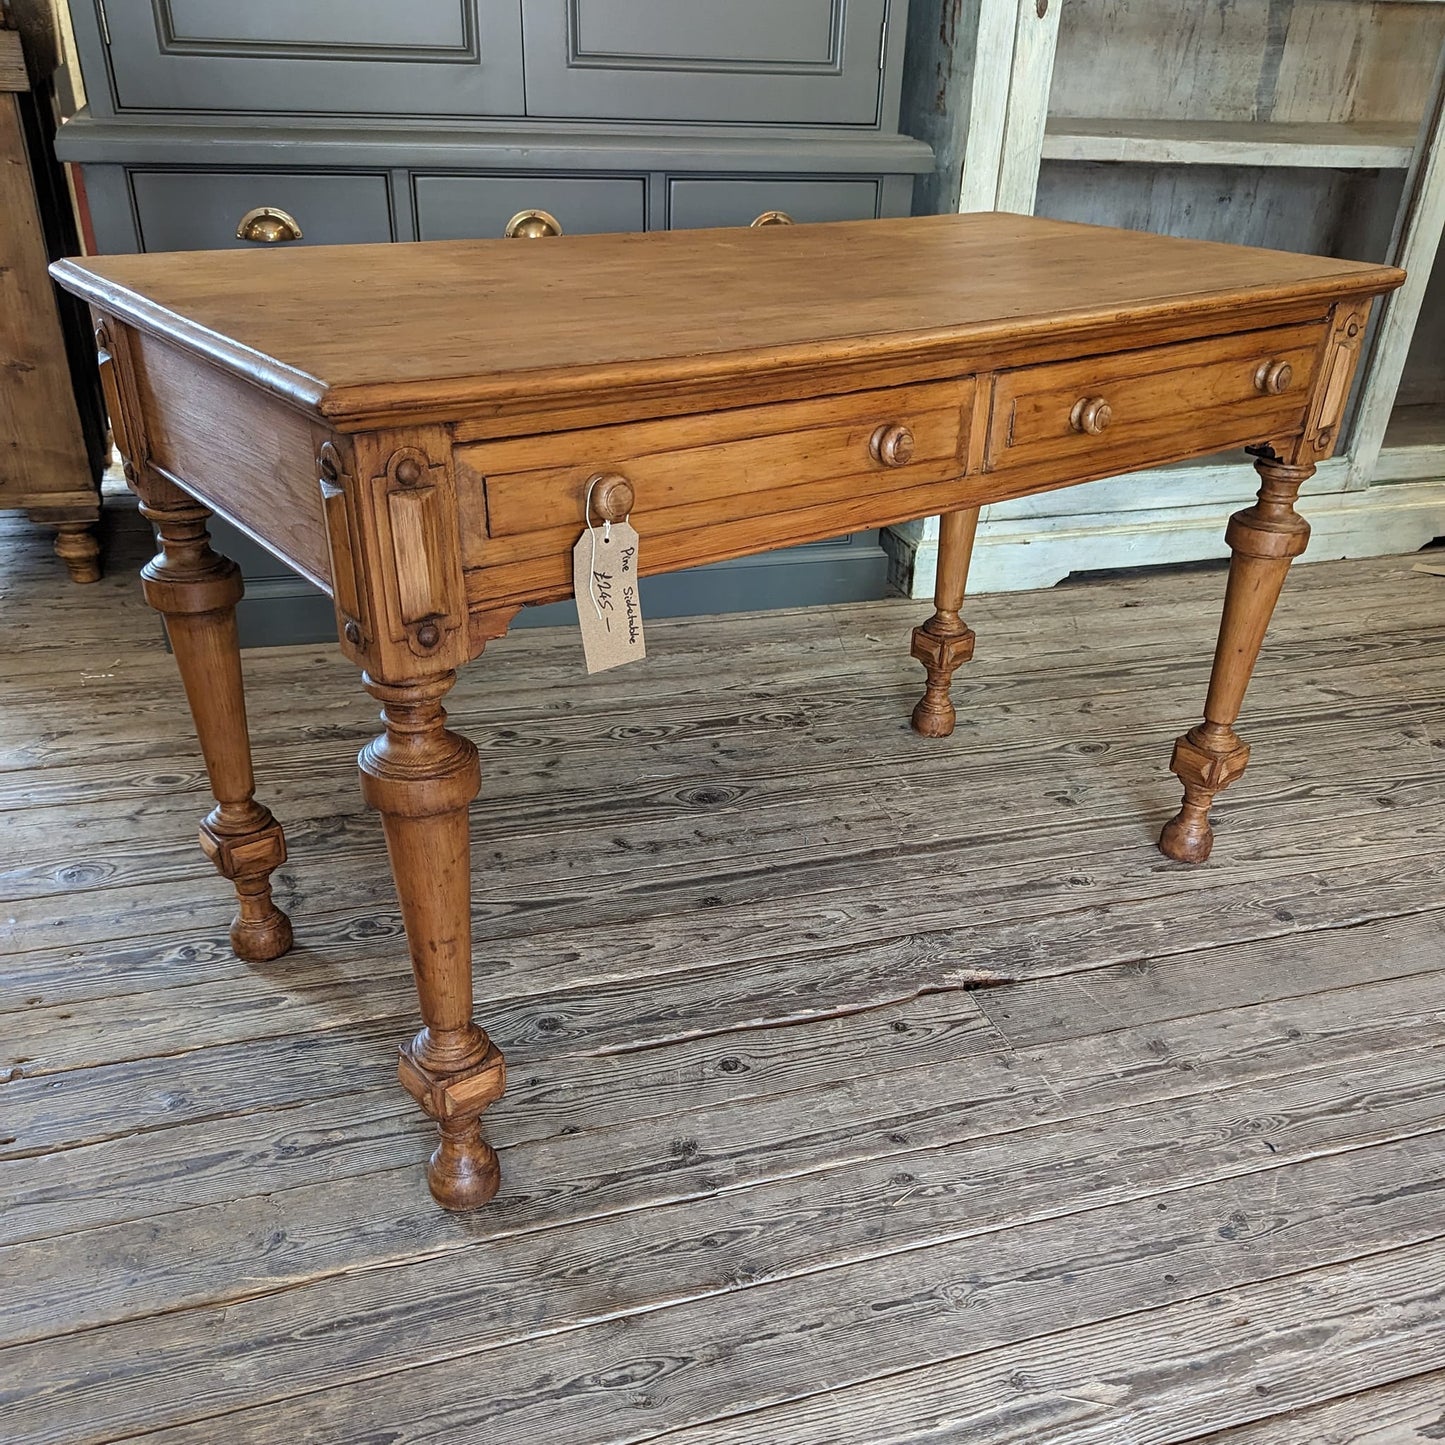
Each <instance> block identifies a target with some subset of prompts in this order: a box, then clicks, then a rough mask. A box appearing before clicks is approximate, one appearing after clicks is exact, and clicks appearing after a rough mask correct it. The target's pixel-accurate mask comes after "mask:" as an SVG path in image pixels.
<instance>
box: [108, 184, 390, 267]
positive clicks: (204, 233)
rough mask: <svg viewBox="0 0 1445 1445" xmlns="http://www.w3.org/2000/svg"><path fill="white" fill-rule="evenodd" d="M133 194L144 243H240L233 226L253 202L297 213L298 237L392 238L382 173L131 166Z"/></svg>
mask: <svg viewBox="0 0 1445 1445" xmlns="http://www.w3.org/2000/svg"><path fill="white" fill-rule="evenodd" d="M130 189H131V197H132V199H133V201H134V203H135V213H136V219H137V221H138V222H139V225H140V241H141V246H142V248H143V249H144V250H147V251H216V250H222V249H226V248H236V249H240V248H242V247H245V246H248V245H255V244H256V243H254V242H247V241H240V240H237V238H236V226H237V223H238V222H239V221H240V219H241V217H242V216H244V215H245V214H246V212H247V211H250V210H253V209H255V208H256V207H257V206H276V207H279V208H280V209H281V210H283V211H286V212H287V213H288V214H289V215H291V216H293V217H294V218H295V219H296V222H297V223H298V225H299V226H300V227H301V236H302V239H301V240H300V241H289V242H283V243H281V244H284V245H293V246H308V245H309V246H316V245H323V246H324V245H338V244H341V243H343V242H351V241H390V240H392V239H394V237H393V235H392V219H391V196H390V192H389V191H388V190H387V184H386V177H385V176H384V175H367V174H364V173H360V172H351V173H343V174H339V175H310V174H307V173H304V172H297V171H174V170H168V171H141V170H133V171H131V172H130Z"/></svg>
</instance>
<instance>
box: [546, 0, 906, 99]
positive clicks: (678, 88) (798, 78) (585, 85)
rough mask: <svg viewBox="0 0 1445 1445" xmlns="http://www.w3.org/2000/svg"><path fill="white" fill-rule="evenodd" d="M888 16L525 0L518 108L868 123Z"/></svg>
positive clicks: (759, 5) (881, 4)
mask: <svg viewBox="0 0 1445 1445" xmlns="http://www.w3.org/2000/svg"><path fill="white" fill-rule="evenodd" d="M887 12H888V4H887V0H727V3H726V4H720V3H714V4H701V3H692V4H686V5H680V4H678V3H677V0H527V19H526V26H525V36H524V40H523V49H524V54H525V58H526V75H527V113H528V114H529V115H538V116H559V117H560V116H574V117H579V118H586V117H594V116H595V117H615V118H619V119H626V120H696V121H737V122H743V123H751V124H758V123H765V124H785V125H786V124H790V125H870V126H871V125H876V124H877V123H878V119H879V104H880V96H881V94H882V80H883V66H882V65H881V63H880V59H881V54H882V48H883V25H884V20H885V17H886V15H887ZM900 43H901V35H900Z"/></svg>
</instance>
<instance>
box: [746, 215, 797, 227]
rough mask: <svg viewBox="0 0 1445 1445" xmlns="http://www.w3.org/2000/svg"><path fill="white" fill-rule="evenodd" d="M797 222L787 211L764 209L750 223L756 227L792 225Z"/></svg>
mask: <svg viewBox="0 0 1445 1445" xmlns="http://www.w3.org/2000/svg"><path fill="white" fill-rule="evenodd" d="M796 224H797V223H796V222H795V221H794V220H793V218H792V217H791V216H790V215H789V214H788V213H787V212H786V211H764V212H763V213H762V215H760V216H754V217H753V219H752V220H751V221H749V222H748V225H749V226H750V227H752V228H754V229H756V228H757V227H758V226H792V225H796Z"/></svg>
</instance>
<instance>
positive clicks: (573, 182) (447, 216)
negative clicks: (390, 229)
mask: <svg viewBox="0 0 1445 1445" xmlns="http://www.w3.org/2000/svg"><path fill="white" fill-rule="evenodd" d="M414 189H415V195H416V225H417V236H418V238H419V239H420V240H423V241H466V240H471V239H473V238H484V237H489V236H500V235H502V234H503V233H504V232H505V230H506V226H507V222H508V221H510V220H511V219H512V217H513V216H515V215H517V214H518V213H519V212H521V211H530V210H540V211H547V212H548V213H550V214H551V215H552V216H554V217H556V219H557V220H558V222H560V224H561V226H562V230H563V232H564V233H566V234H567V235H574V236H575V235H588V234H593V233H596V232H600V231H640V230H642V228H643V226H644V224H645V223H646V218H647V194H646V185H645V182H644V181H643V178H642V177H641V176H585V177H584V176H549V175H517V174H510V175H495V176H418V177H417V178H416V180H415V182H414ZM517 244H518V245H527V244H530V243H529V242H526V241H524V240H522V239H520V238H519V239H518V242H517Z"/></svg>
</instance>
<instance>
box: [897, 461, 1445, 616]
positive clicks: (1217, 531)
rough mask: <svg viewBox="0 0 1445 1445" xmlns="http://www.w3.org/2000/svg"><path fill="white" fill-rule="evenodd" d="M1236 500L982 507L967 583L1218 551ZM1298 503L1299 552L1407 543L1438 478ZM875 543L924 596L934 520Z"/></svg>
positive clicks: (1326, 553) (1420, 541)
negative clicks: (1018, 512) (1304, 527)
mask: <svg viewBox="0 0 1445 1445" xmlns="http://www.w3.org/2000/svg"><path fill="white" fill-rule="evenodd" d="M1239 505H1240V503H1239V502H1238V501H1235V502H1232V503H1229V504H1222V503H1211V504H1209V505H1206V506H1189V507H1170V508H1156V509H1153V510H1150V511H1147V512H1133V513H1130V512H1124V513H1120V512H1108V513H1095V514H1089V513H1079V514H1074V515H1064V516H1054V517H1024V518H1020V517H1002V518H1000V517H990V516H989V515H988V513H987V512H985V517H984V521H983V522H982V523H981V524H980V526H979V529H978V540H977V541H976V543H975V544H974V552H973V565H972V566H971V567H970V569H969V575H968V590H969V591H970V592H1022V591H1025V590H1027V589H1029V588H1032V587H1052V586H1053V585H1054V583H1056V582H1061V581H1062V580H1063V579H1064V578H1065V577H1067V576H1068V575H1069V574H1070V573H1072V572H1094V571H1098V570H1100V569H1102V568H1112V567H1147V566H1154V565H1160V564H1164V563H1170V562H1197V561H1201V560H1203V559H1205V558H1209V557H1225V556H1228V554H1229V549H1228V548H1227V547H1226V546H1225V544H1224V528H1225V524H1226V523H1227V522H1228V520H1229V516H1230V513H1232V512H1234V511H1237V510H1238V508H1239ZM1300 510H1301V512H1302V513H1303V515H1304V516H1305V517H1306V518H1307V519H1308V520H1309V523H1310V527H1311V537H1310V546H1309V550H1308V551H1307V552H1306V553H1305V554H1304V556H1303V558H1301V561H1304V562H1324V561H1330V560H1332V559H1335V558H1339V557H1383V556H1389V555H1391V554H1394V553H1402V552H1415V551H1418V550H1419V549H1420V548H1421V547H1423V546H1425V545H1426V544H1427V543H1429V542H1432V541H1434V539H1435V538H1437V537H1442V536H1445V480H1441V481H1433V482H1418V481H1417V482H1402V483H1400V484H1398V485H1386V486H1375V487H1371V488H1369V489H1367V490H1365V491H1358V492H1332V493H1326V494H1322V495H1315V496H1312V497H1308V498H1307V499H1306V500H1305V501H1304V502H1303V503H1302V504H1301V507H1300ZM920 532H922V535H919V533H920ZM910 533H911V535H910ZM883 545H884V547H886V548H887V550H888V554H889V557H890V559H891V564H890V569H889V580H890V582H891V583H892V584H893V586H894V587H895V588H897V589H898V590H899V591H901V592H904V593H905V594H906V595H908V596H910V597H918V598H931V597H932V596H933V584H934V579H935V577H936V576H937V573H938V530H937V527H936V526H933V527H929V528H928V529H926V531H925V530H923V529H921V528H916V527H915V528H911V529H909V531H907V532H905V531H903V530H902V529H893V530H890V531H887V532H885V533H884V534H883Z"/></svg>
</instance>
